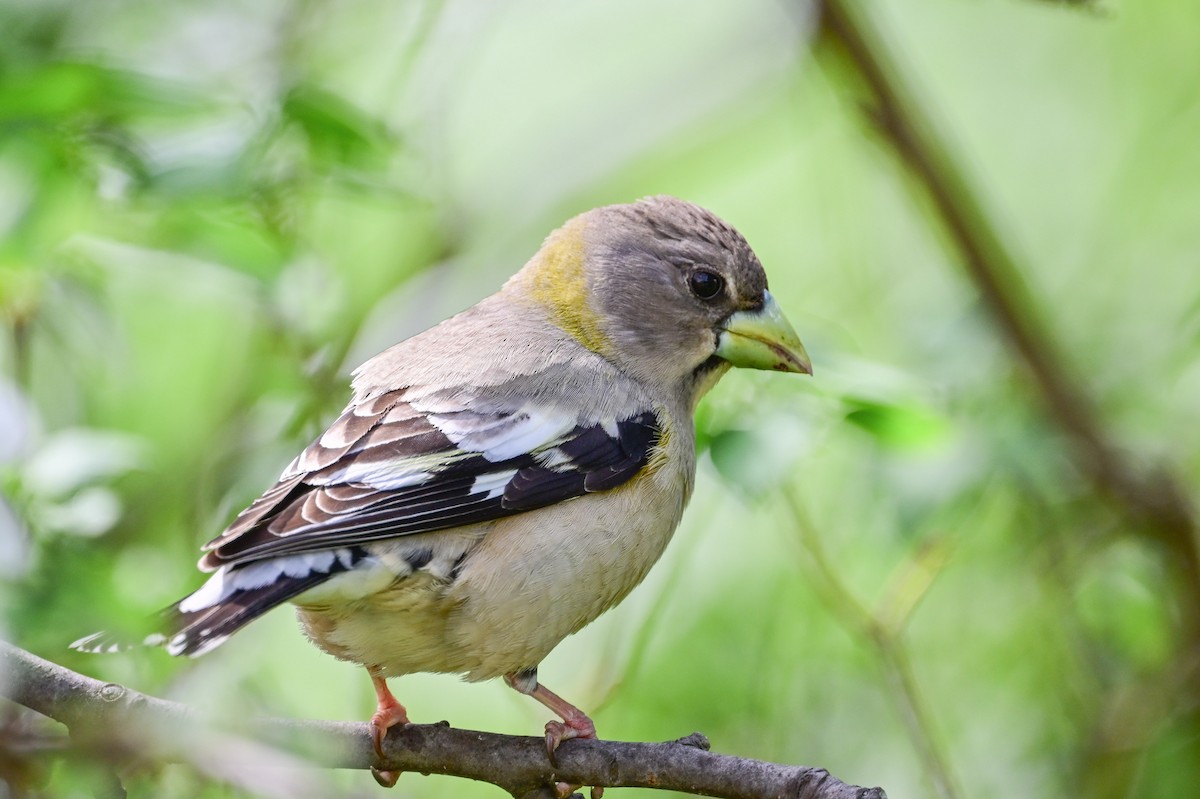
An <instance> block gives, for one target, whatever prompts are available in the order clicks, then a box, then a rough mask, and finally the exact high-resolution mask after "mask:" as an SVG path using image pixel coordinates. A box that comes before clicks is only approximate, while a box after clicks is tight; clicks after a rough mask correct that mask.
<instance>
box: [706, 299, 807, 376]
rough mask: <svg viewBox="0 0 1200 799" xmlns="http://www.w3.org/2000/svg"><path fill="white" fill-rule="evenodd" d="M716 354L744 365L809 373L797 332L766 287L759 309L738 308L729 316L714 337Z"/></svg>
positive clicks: (752, 367)
mask: <svg viewBox="0 0 1200 799" xmlns="http://www.w3.org/2000/svg"><path fill="white" fill-rule="evenodd" d="M717 357H720V358H724V359H725V360H727V361H729V362H730V363H731V364H733V365H734V366H741V367H744V368H747V369H773V370H774V371H776V372H800V373H803V374H806V375H811V374H812V362H811V361H809V359H808V353H807V352H805V351H804V345H803V344H801V343H800V336H798V335H796V331H795V330H793V329H792V324H791V322H789V321H788V320H787V317H786V316H784V315H783V311H781V310H779V305H778V304H776V302H775V298H774V297H772V296H771V292H769V291H764V292H763V307H762V308H760V309H759V310H757V311H738V312H737V313H735V314H734V315H733V316H731V317H729V321H727V322H726V323H725V329H724V330H722V331H721V335H720V337H719V338H718V339H717Z"/></svg>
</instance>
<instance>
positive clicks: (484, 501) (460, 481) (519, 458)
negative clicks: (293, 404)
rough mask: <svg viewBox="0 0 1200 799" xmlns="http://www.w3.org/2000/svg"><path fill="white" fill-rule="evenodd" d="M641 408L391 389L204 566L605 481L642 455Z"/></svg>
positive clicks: (490, 515) (468, 518)
mask: <svg viewBox="0 0 1200 799" xmlns="http://www.w3.org/2000/svg"><path fill="white" fill-rule="evenodd" d="M658 438H659V420H658V417H657V415H656V414H655V413H654V411H653V410H652V409H649V408H638V409H632V410H628V411H627V412H626V413H625V414H614V415H610V416H607V417H606V418H599V419H580V418H579V417H578V414H576V413H574V412H570V411H567V410H564V409H563V408H561V407H559V406H555V405H552V404H548V403H546V402H545V401H542V402H538V401H536V400H528V401H524V402H518V401H514V400H506V401H501V400H496V399H490V400H488V399H483V398H480V397H478V396H475V397H472V396H471V395H470V394H469V393H467V392H465V391H442V392H437V393H420V392H414V391H412V390H398V391H392V392H388V393H384V394H380V395H378V396H374V397H371V398H368V399H365V400H363V401H361V402H359V403H356V404H353V405H351V406H350V407H349V408H347V409H346V411H345V412H343V414H342V415H341V417H339V418H338V420H337V421H336V422H334V423H333V425H332V426H330V428H329V429H328V430H327V431H326V432H325V433H324V434H323V435H322V436H321V437H320V438H319V439H318V440H317V441H315V442H313V444H312V445H310V446H309V447H308V448H307V449H305V450H304V452H302V453H301V454H300V456H299V457H297V458H296V460H295V461H293V462H292V464H291V465H290V466H289V467H288V469H287V470H286V471H285V472H284V473H283V475H282V476H281V477H280V480H279V482H278V483H277V484H276V485H275V486H274V487H273V488H271V489H270V490H269V491H267V492H266V493H264V494H263V495H262V496H261V497H260V498H259V499H258V500H257V501H255V502H254V503H253V504H251V505H250V507H248V508H247V509H246V510H245V511H243V512H242V513H241V514H240V515H239V516H238V517H237V519H235V520H234V522H233V523H232V524H231V525H230V526H229V528H228V529H227V530H226V531H225V532H224V533H223V534H222V535H220V536H218V537H217V538H216V539H214V540H213V541H211V542H210V543H209V544H208V545H207V546H206V547H205V549H206V550H207V554H206V555H205V556H204V558H203V560H202V561H201V566H202V567H203V568H206V569H216V568H219V567H221V566H240V565H242V564H247V563H250V562H253V561H259V560H263V559H267V558H278V557H281V556H289V555H300V554H304V553H315V552H319V551H327V550H332V549H339V548H345V547H354V546H358V545H361V544H364V543H368V542H371V541H376V540H379V539H385V538H394V537H397V536H403V535H410V534H414V533H424V532H430V531H435V530H443V529H447V528H451V527H458V526H460V525H465V524H471V523H477V522H485V521H490V520H493V519H499V518H502V517H505V516H510V515H512V514H515V513H520V512H522V511H527V510H532V509H534V508H540V507H544V506H547V505H551V504H554V503H556V502H561V501H564V500H568V499H571V498H573V497H578V496H581V495H583V494H585V493H589V492H595V491H605V490H607V489H611V488H614V487H616V486H618V485H620V484H622V483H624V482H625V481H627V480H629V479H630V478H631V477H633V476H634V475H635V474H636V473H637V472H638V471H639V470H641V469H642V467H643V466H645V465H646V463H647V462H648V461H649V459H650V457H651V452H652V449H653V447H654V445H655V443H656V442H657V441H658Z"/></svg>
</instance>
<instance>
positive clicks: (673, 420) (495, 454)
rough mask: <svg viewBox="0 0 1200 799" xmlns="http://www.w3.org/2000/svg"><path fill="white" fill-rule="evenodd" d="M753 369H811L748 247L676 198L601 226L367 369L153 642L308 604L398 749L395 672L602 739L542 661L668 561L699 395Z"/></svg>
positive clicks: (186, 642)
mask: <svg viewBox="0 0 1200 799" xmlns="http://www.w3.org/2000/svg"><path fill="white" fill-rule="evenodd" d="M731 366H744V367H749V368H752V369H774V370H778V371H784V372H803V373H808V374H811V373H812V369H811V367H810V364H809V359H808V355H807V354H806V353H805V351H804V347H803V346H802V345H801V343H800V340H799V338H798V337H797V335H796V333H795V331H794V330H793V329H792V327H791V325H790V324H789V323H788V322H787V320H786V319H785V318H784V316H783V314H782V313H781V312H780V310H779V307H778V306H777V305H776V303H775V300H774V298H773V297H772V296H771V294H770V292H768V291H767V278H766V275H765V274H764V273H763V268H762V265H761V264H760V263H759V260H758V258H757V257H756V256H755V255H754V252H753V251H752V250H751V249H750V246H749V245H748V244H747V243H746V240H745V239H744V238H742V236H741V235H740V234H739V233H738V232H737V231H736V230H734V229H733V228H732V227H730V226H729V225H728V224H726V223H725V222H723V221H721V220H720V219H718V218H717V217H716V216H715V215H713V214H712V213H710V212H708V211H706V210H704V209H703V208H700V207H698V206H696V205H693V204H691V203H687V202H684V201H682V200H678V199H675V198H672V197H652V198H647V199H644V200H641V201H639V202H636V203H633V204H630V205H612V206H607V207H603V208H597V209H595V210H592V211H588V212H587V213H584V214H581V215H580V216H577V217H575V218H574V219H571V220H570V221H569V222H567V223H566V224H565V225H564V226H563V227H562V228H560V229H559V230H557V231H555V232H554V233H552V234H550V236H549V237H548V238H547V239H546V241H545V243H544V244H543V245H542V247H541V249H540V250H539V251H538V252H537V254H536V255H534V256H533V258H532V259H531V260H530V261H529V262H528V263H527V264H526V265H525V267H524V268H523V269H521V271H519V272H517V274H516V275H514V276H513V277H512V278H511V279H509V280H508V282H507V283H505V284H504V286H503V287H502V288H501V289H500V291H498V292H497V293H495V294H493V295H491V296H490V297H488V298H486V299H484V300H483V301H481V302H480V303H479V304H477V305H475V306H473V307H471V308H468V309H467V310H465V311H463V312H462V313H460V314H458V315H456V316H454V317H452V318H450V319H447V320H446V321H444V322H442V323H440V324H438V325H436V326H435V327H433V328H430V329H429V330H426V331H424V332H423V333H420V334H418V335H416V336H413V337H412V338H410V339H408V340H406V341H403V342H401V343H399V344H397V345H395V346H393V347H392V348H391V349H388V350H386V351H384V352H382V353H380V354H379V355H377V356H375V357H374V358H372V359H371V360H369V361H367V362H366V363H365V364H363V365H362V366H360V367H359V368H358V369H357V370H356V371H355V372H354V379H353V392H354V393H353V397H352V398H351V400H350V404H349V405H347V406H346V409H345V410H344V411H343V412H342V414H341V416H339V417H338V419H337V420H336V421H335V422H334V423H333V424H332V425H331V426H330V427H329V429H328V430H326V431H325V432H324V433H323V434H322V435H321V437H320V438H318V439H317V440H316V441H314V442H313V443H312V444H311V445H310V446H309V447H308V448H307V449H305V450H304V451H303V452H301V453H300V455H299V456H298V457H297V458H296V459H295V460H294V461H292V463H291V465H289V466H288V467H287V469H285V470H284V472H283V474H282V476H281V477H280V478H279V482H278V483H277V484H276V485H275V486H274V487H272V488H270V489H269V490H268V491H267V492H266V493H264V494H263V495H262V496H261V497H259V498H258V499H257V500H255V502H254V503H253V504H251V505H250V507H248V508H246V509H245V510H244V511H242V512H241V514H239V515H238V517H237V518H236V519H235V520H234V521H233V523H232V524H231V525H230V526H229V528H228V529H226V530H225V532H223V533H222V534H221V535H220V536H218V537H217V538H215V539H213V540H212V541H211V542H210V543H209V544H208V545H207V546H206V547H205V550H206V554H205V555H204V557H203V558H201V560H200V564H199V565H200V568H201V569H203V570H204V571H208V572H213V575H212V577H211V578H210V579H209V580H208V581H207V582H206V583H205V584H204V585H203V586H202V587H201V588H200V589H199V590H197V591H196V592H195V593H193V594H191V595H190V596H188V597H186V598H184V599H182V600H180V601H179V602H177V603H176V604H175V605H174V606H172V607H171V608H169V609H168V611H167V612H166V621H165V624H164V627H163V631H162V633H161V634H159V635H157V636H152V637H151V639H148V641H147V643H160V644H162V645H164V646H165V647H166V649H167V650H168V651H169V652H170V653H171V654H174V655H200V654H203V653H204V652H207V651H209V650H211V649H212V648H214V647H216V646H217V645H219V644H220V643H221V642H222V641H224V640H225V639H226V638H228V637H229V636H230V635H231V634H232V633H234V632H235V631H237V630H239V629H240V628H242V627H243V626H244V625H246V624H248V623H249V622H251V621H253V620H254V619H256V618H257V617H259V616H260V615H262V614H263V613H265V612H267V611H268V610H270V609H271V608H273V607H275V606H276V605H279V604H282V603H284V602H289V601H290V602H291V603H293V604H294V605H295V606H296V608H297V614H298V616H299V619H300V623H301V625H302V626H303V628H304V632H305V633H306V634H307V636H308V637H309V638H310V639H311V640H312V641H313V643H315V644H316V645H317V646H318V647H320V648H321V649H323V650H324V651H326V652H328V653H329V654H331V655H333V656H334V657H337V658H340V659H342V660H348V661H351V662H354V663H358V664H361V665H363V666H365V667H366V669H367V671H368V672H369V673H370V675H371V680H372V681H373V682H374V684H375V693H376V696H377V697H378V709H377V711H376V712H375V714H374V716H373V717H372V719H371V729H372V735H373V738H374V743H375V746H376V749H377V750H378V751H380V752H382V748H381V747H382V740H383V737H384V735H385V734H386V733H387V730H388V728H390V727H392V726H394V725H397V724H407V723H408V716H407V714H406V712H405V709H404V707H403V706H402V705H401V704H400V703H399V702H398V701H396V699H395V697H393V696H392V694H391V692H390V690H389V689H388V686H387V682H386V680H387V678H388V677H396V676H400V675H403V674H410V673H412V672H449V673H458V674H462V675H464V676H465V678H466V679H467V680H470V681H477V680H487V679H491V678H493V677H503V678H504V679H505V681H506V682H507V683H508V684H509V685H510V686H512V687H513V688H515V689H516V690H517V691H520V692H521V693H523V694H527V695H529V696H531V697H533V698H534V699H536V700H538V701H539V702H541V703H542V704H544V705H545V706H546V707H548V708H550V710H552V711H554V713H556V714H557V715H558V716H559V717H560V718H561V721H551V722H549V723H548V724H547V725H546V744H547V748H548V750H549V751H550V753H551V756H553V751H554V749H555V748H556V747H557V746H558V744H559V743H560V742H561V741H563V740H565V739H568V738H576V737H581V738H590V737H594V736H595V727H594V725H593V724H592V721H591V719H589V718H588V717H587V715H585V714H584V713H583V711H581V710H579V709H578V708H576V707H575V706H574V705H572V704H570V703H568V702H567V701H566V700H564V699H562V698H561V697H559V696H557V695H556V694H554V693H552V692H551V691H550V690H549V689H547V688H546V687H545V686H543V685H542V684H541V683H540V682H539V681H538V675H537V667H538V664H539V663H540V662H541V660H542V659H543V658H544V657H545V656H546V655H547V654H548V653H549V652H550V650H551V649H553V648H554V647H555V646H556V645H558V643H559V642H560V641H561V640H562V639H563V638H565V637H566V636H568V635H570V634H571V633H574V632H577V631H578V630H579V629H581V628H582V627H584V626H585V625H586V624H588V623H589V622H591V621H592V620H593V619H595V618H596V617H597V616H599V615H600V614H601V613H603V612H604V611H605V610H607V609H608V608H610V607H612V606H613V605H615V604H616V603H617V602H620V601H621V599H623V598H624V597H625V595H626V594H628V593H629V592H630V590H632V589H633V587H634V586H636V585H637V584H638V583H639V582H641V580H642V578H644V577H645V576H646V573H647V572H648V571H649V570H650V567H651V566H652V565H653V564H654V562H655V561H657V560H658V558H659V556H660V555H661V554H662V552H663V549H664V548H665V547H666V545H667V542H668V541H669V540H670V538H671V535H672V533H673V532H674V530H675V528H676V526H677V525H678V524H679V521H680V518H681V516H682V515H683V509H684V505H685V504H686V503H687V501H688V497H689V495H690V494H691V491H692V484H693V481H694V477H695V468H696V451H695V432H694V429H693V422H692V416H693V413H694V411H695V408H696V403H697V402H698V401H699V400H700V397H701V396H702V395H703V394H704V393H705V392H707V391H708V390H709V389H710V388H711V387H712V386H713V385H714V384H715V383H716V382H717V380H718V379H720V377H721V376H722V375H724V374H725V372H726V371H728V370H729V368H730V367H731ZM111 640H112V639H111V638H109V637H107V636H106V634H104V633H97V634H96V635H93V636H89V637H87V638H84V639H81V640H79V641H77V642H75V644H74V645H73V646H75V647H76V648H78V649H83V650H106V649H108V648H109V647H110V642H111ZM377 777H380V778H381V779H383V780H384V781H388V780H390V781H391V782H394V781H395V775H389V774H386V773H381V774H377Z"/></svg>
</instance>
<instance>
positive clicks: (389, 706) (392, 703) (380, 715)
mask: <svg viewBox="0 0 1200 799" xmlns="http://www.w3.org/2000/svg"><path fill="white" fill-rule="evenodd" d="M367 671H368V672H369V673H370V674H371V682H372V683H374V684H375V699H376V701H377V704H378V708H377V709H376V710H375V715H373V716H371V743H373V744H374V745H375V754H377V755H379V757H380V758H381V759H382V758H383V738H384V736H385V735H387V731H388V730H389V729H391V728H392V727H394V726H396V725H397V724H400V725H404V724H408V723H409V722H408V711H407V710H405V709H404V705H402V704H400V703H399V702H398V701H396V697H394V696H392V692H391V691H390V690H389V689H388V685H387V680H386V679H385V678H384V677H383V675H382V674H381V673H380V672H379V670H378V669H374V668H370V667H368V668H367ZM400 774H401V772H399V771H384V770H382V769H378V768H375V767H374V766H371V776H372V777H374V778H375V781H376V782H377V783H379V784H380V785H382V786H383V787H384V788H391V787H392V786H393V785H395V784H396V780H398V779H400Z"/></svg>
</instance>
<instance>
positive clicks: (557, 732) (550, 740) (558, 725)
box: [546, 710, 596, 765]
mask: <svg viewBox="0 0 1200 799" xmlns="http://www.w3.org/2000/svg"><path fill="white" fill-rule="evenodd" d="M595 737H596V725H595V724H593V723H592V720H591V719H589V718H588V717H587V716H586V715H584V714H583V712H582V711H579V710H576V711H575V713H568V714H565V715H564V716H563V720H562V721H548V722H546V754H548V755H549V756H550V762H552V763H555V756H554V753H555V751H556V750H557V749H558V747H559V744H561V743H562V742H563V741H569V740H571V739H572V738H595ZM555 765H558V764H557V763H555Z"/></svg>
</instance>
